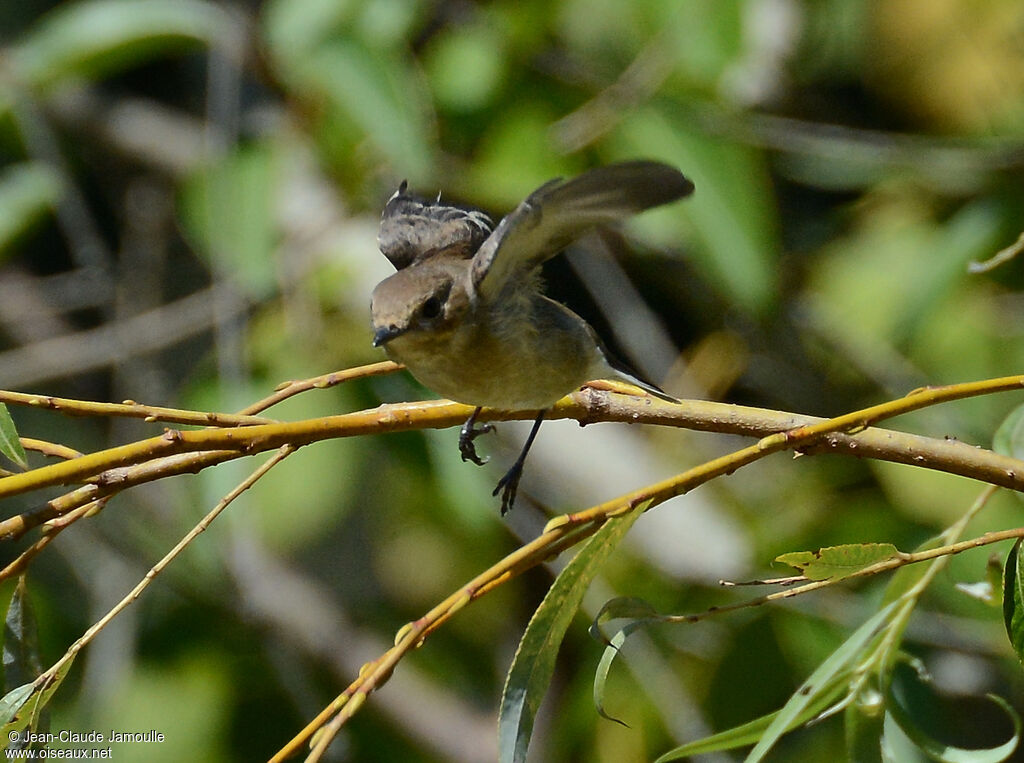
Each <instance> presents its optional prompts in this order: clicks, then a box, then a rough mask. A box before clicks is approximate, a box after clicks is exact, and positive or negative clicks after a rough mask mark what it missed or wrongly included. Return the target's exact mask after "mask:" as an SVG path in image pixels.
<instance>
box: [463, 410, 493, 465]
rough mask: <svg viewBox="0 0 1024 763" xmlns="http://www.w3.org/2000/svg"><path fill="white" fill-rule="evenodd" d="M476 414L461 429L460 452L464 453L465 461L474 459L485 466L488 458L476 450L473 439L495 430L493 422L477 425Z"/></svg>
mask: <svg viewBox="0 0 1024 763" xmlns="http://www.w3.org/2000/svg"><path fill="white" fill-rule="evenodd" d="M475 418H476V417H475V416H474V417H471V418H470V419H469V421H467V422H466V423H465V424H463V425H462V429H461V430H459V453H461V454H462V460H463V461H472V462H473V463H474V464H476V465H477V466H483V465H484V464H486V463H487V461H488V459H486V458H481V457H480V456H479V455H478V454H477V452H476V446H475V445H474V444H473V440H475V439H476V438H477V437H479V436H480V435H482V434H487V433H488V432H493V431H494V426H493V425H491V424H484V425H483V426H480V427H477V426H475V424H476V421H475Z"/></svg>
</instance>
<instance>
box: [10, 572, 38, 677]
mask: <svg viewBox="0 0 1024 763" xmlns="http://www.w3.org/2000/svg"><path fill="white" fill-rule="evenodd" d="M3 665H4V683H5V684H6V685H7V686H10V685H11V684H18V685H21V684H26V683H31V682H32V681H34V680H35V679H36V677H37V676H38V675H39V674H40V673H41V672H42V667H41V666H40V663H39V638H38V635H37V633H36V620H35V616H34V615H33V613H32V607H31V606H30V604H29V600H28V596H27V591H26V589H25V576H24V575H22V576H21V577H20V578H18V583H17V585H16V586H15V588H14V594H13V595H12V596H11V601H10V604H9V605H8V607H7V613H6V615H5V616H4V648H3Z"/></svg>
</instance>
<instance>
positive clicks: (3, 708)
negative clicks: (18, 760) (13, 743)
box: [0, 684, 32, 739]
mask: <svg viewBox="0 0 1024 763" xmlns="http://www.w3.org/2000/svg"><path fill="white" fill-rule="evenodd" d="M30 696H32V684H25V685H23V686H19V687H18V688H16V689H11V690H10V691H9V692H7V694H5V695H4V696H3V699H0V724H3V727H4V731H6V730H7V727H8V726H10V725H11V724H12V723H13V721H14V716H15V715H16V714H17V712H18V711H19V710H20V709H21V708H22V706H23V705H24V704H25V700H27V699H28V698H29V697H30ZM4 738H5V739H6V738H7V736H6V735H5V736H4Z"/></svg>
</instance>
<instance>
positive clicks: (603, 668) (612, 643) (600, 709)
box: [594, 620, 650, 728]
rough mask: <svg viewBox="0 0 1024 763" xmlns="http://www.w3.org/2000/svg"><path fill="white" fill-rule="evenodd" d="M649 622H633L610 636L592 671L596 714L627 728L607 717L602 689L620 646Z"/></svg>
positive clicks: (614, 719) (618, 720)
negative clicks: (595, 667) (595, 668)
mask: <svg viewBox="0 0 1024 763" xmlns="http://www.w3.org/2000/svg"><path fill="white" fill-rule="evenodd" d="M648 622H650V621H649V620H634V621H633V622H631V623H629V624H628V625H626V626H624V627H623V628H622V629H621V630H619V632H618V633H616V634H615V635H614V636H612V637H611V638H610V639H608V640H607V641H605V643H606V646H605V650H604V653H603V654H602V655H601V660H600V662H598V663H597V670H596V671H594V707H596V708H597V714H598V715H600V716H601V717H602V718H604V719H606V720H609V721H612V722H614V723H617V724H619V725H620V726H625V727H626V728H629V724H628V723H626V722H625V721H623V720H621V719H619V718H616V717H614V716H612V715H609V714H608V712H607V711H606V710H605V709H604V687H605V685H606V684H607V683H608V673H609V672H610V671H611V669H612V663H613V662H614V661H615V658H616V657H618V655H619V650H620V649H621V648H622V645H623V644H624V643H625V642H626V639H627V638H629V634H630V633H632V632H633V631H635V630H637V629H639V628H642V627H644V626H645V625H647V623H648Z"/></svg>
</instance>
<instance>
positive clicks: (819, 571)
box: [775, 543, 899, 580]
mask: <svg viewBox="0 0 1024 763" xmlns="http://www.w3.org/2000/svg"><path fill="white" fill-rule="evenodd" d="M898 555H899V550H898V549H897V548H896V547H895V546H894V545H892V544H891V543H847V544H846V545H843V546H828V547H826V548H822V549H818V550H817V551H793V552H791V553H789V554H782V555H781V556H777V557H775V561H777V562H782V563H783V564H788V565H789V566H790V567H795V568H796V569H798V570H800V572H802V573H803V575H804V576H805V577H806V578H807V579H808V580H829V579H835V580H841V579H842V578H845V577H849V576H850V575H852V574H854V573H855V572H859V571H860V570H862V569H864V568H865V567H870V566H871V565H872V564H877V563H878V562H883V561H885V560H886V559H892V558H893V557H895V556H898Z"/></svg>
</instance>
